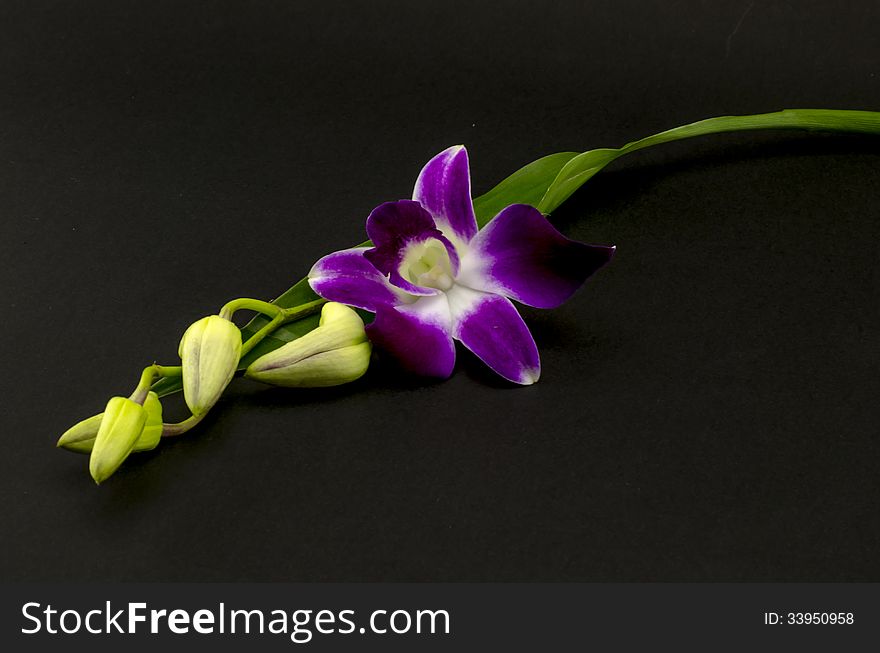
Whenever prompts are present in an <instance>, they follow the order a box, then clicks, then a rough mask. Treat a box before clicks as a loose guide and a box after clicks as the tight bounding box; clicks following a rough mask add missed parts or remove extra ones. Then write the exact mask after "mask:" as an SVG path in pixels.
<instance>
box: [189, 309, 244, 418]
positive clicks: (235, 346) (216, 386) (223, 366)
mask: <svg viewBox="0 0 880 653" xmlns="http://www.w3.org/2000/svg"><path fill="white" fill-rule="evenodd" d="M179 353H180V360H181V361H182V364H183V397H184V399H185V400H186V405H187V406H189V409H190V410H191V411H192V414H193V415H202V414H204V413H206V412H208V410H210V409H211V407H212V406H213V405H214V404H215V403H217V400H218V399H219V398H220V395H221V394H223V391H224V390H225V389H226V386H227V385H229V382H230V381H231V380H232V377H233V375H234V374H235V369H236V368H237V367H238V359H239V357H240V355H241V332H240V331H239V330H238V327H237V326H235V324H233V323H232V322H230V321H229V320H227V319H225V318H222V317H220V316H219V315H210V316H208V317H205V318H202V319H201V320H199V321H198V322H195V323H194V324H192V325H191V326H190V327H189V328H188V329H187V330H186V333H184V334H183V338H181V340H180V349H179Z"/></svg>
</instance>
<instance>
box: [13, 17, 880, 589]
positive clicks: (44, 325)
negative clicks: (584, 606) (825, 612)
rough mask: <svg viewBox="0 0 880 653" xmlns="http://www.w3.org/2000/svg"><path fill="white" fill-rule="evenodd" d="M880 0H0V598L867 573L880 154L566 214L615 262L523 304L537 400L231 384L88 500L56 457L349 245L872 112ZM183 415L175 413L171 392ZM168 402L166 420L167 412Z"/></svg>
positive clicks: (449, 389) (766, 158)
mask: <svg viewBox="0 0 880 653" xmlns="http://www.w3.org/2000/svg"><path fill="white" fill-rule="evenodd" d="M878 21H880V10H878V8H877V5H876V3H873V2H867V1H866V2H861V3H855V2H853V3H830V2H797V3H788V2H751V3H750V2H720V3H719V2H668V1H665V2H639V3H634V2H619V1H618V2H607V3H601V2H584V3H576V2H561V3H550V2H541V3H538V2H532V3H528V2H506V3H473V2H470V3H464V2H462V3H456V2H448V1H447V2H440V3H435V2H418V3H414V2H371V3H358V4H355V3H341V2H327V1H324V2H320V3H302V2H297V3H288V2H241V3H233V2H223V3H209V2H179V1H176V2H140V3H132V2H119V1H114V2H95V1H90V2H80V3H66V2H38V1H36V2H35V1H34V0H28V1H27V2H24V1H22V2H9V1H4V2H2V3H0V220H2V242H0V256H2V259H0V260H2V268H0V278H2V285H0V306H2V311H3V312H2V321H0V324H2V326H0V338H2V342H3V358H4V374H3V377H2V380H0V397H2V411H3V426H2V433H0V437H2V441H0V446H2V458H0V479H2V481H0V492H2V495H0V499H2V506H3V507H2V513H0V518H2V534H0V537H2V555H0V578H2V579H3V580H87V579H95V580H189V581H197V580H227V581H237V580H286V581H317V580H337V581H362V580H373V581H377V580H394V581H407V580H418V581H438V580H446V581H450V580H469V581H484V580H495V581H498V580H525V581H528V580H543V581H553V580H581V581H608V580H615V581H628V580H634V581H635V580H639V581H652V580H664V581H685V580H696V581H704V580H713V581H717V580H774V581H793V580H818V581H824V580H837V581H850V580H880V556H878V545H880V521H878V512H877V501H878V498H880V487H878V474H877V469H878V462H880V460H878V458H880V456H878V453H880V451H878V448H880V445H878V441H877V437H876V436H877V434H876V424H877V422H878V401H877V397H878V394H880V381H878V379H877V374H876V370H877V367H878V363H880V350H878V340H877V329H876V325H877V317H878V315H877V272H876V251H877V245H876V242H877V237H878V226H877V224H878V223H877V201H876V193H877V187H878V182H880V174H878V164H880V155H878V152H880V139H878V138H873V137H868V136H846V135H838V136H833V135H807V134H802V133H780V132H773V133H767V132H765V133H760V134H739V135H726V136H716V137H710V138H706V139H702V140H699V141H691V142H685V143H678V144H673V145H670V146H664V147H663V148H660V149H656V150H650V151H647V152H644V153H640V154H637V155H634V156H632V157H630V158H627V159H624V160H623V161H621V162H620V163H618V164H615V165H614V166H613V167H612V168H611V169H609V170H608V171H606V172H603V173H602V174H600V175H599V176H597V177H596V178H595V179H593V180H592V181H590V182H589V183H588V185H587V186H586V187H585V188H584V189H583V190H582V191H581V192H579V193H578V194H577V195H576V197H575V198H574V199H573V200H572V201H570V202H569V203H567V204H566V205H565V206H564V207H563V209H561V210H560V211H558V213H557V215H555V216H554V221H555V223H556V224H557V225H558V226H559V227H560V228H561V229H562V230H563V231H564V232H565V233H567V234H568V235H571V236H573V237H576V238H579V239H582V240H586V241H592V242H599V243H614V244H616V245H618V255H617V257H616V259H615V261H614V262H613V264H612V265H611V266H609V267H608V268H606V269H605V270H603V271H602V272H601V273H600V274H598V275H597V276H596V277H595V278H594V279H593V280H592V281H590V282H589V283H588V284H587V286H586V287H585V288H584V289H583V290H582V291H581V292H580V293H579V294H578V295H577V296H576V297H575V298H574V299H573V300H572V301H571V302H569V303H568V304H567V305H565V306H564V307H562V308H560V309H558V310H555V311H550V312H541V311H534V310H525V311H524V314H525V315H526V318H527V321H528V323H529V325H530V326H531V328H532V330H533V333H534V335H535V337H536V339H537V341H538V345H539V347H540V350H541V354H542V361H543V369H544V372H543V377H542V379H541V381H540V382H539V383H538V384H537V385H535V386H533V387H529V388H514V387H510V386H508V385H506V384H504V383H501V382H499V381H498V380H496V379H495V378H493V376H492V375H491V374H490V373H488V372H487V371H486V370H484V369H483V368H482V366H481V365H480V364H479V363H478V362H477V361H475V360H474V359H473V358H472V357H471V356H470V355H469V354H468V353H467V352H464V351H462V352H460V362H459V365H458V370H457V372H456V374H455V375H454V376H453V378H452V379H450V380H449V381H446V382H444V383H439V384H434V385H418V384H414V383H413V382H412V380H407V379H401V378H398V377H397V376H396V375H394V374H393V373H392V372H391V371H390V369H389V368H388V367H387V366H383V365H381V363H380V364H378V365H375V366H374V367H373V368H372V369H371V371H370V373H369V374H368V376H367V377H366V378H365V379H363V380H362V381H359V382H357V383H355V384H352V385H350V386H347V387H342V388H338V389H332V390H324V391H292V390H278V389H265V388H263V387H259V386H256V385H251V384H248V383H245V382H241V381H239V382H236V383H235V384H234V385H233V387H232V388H231V390H230V391H229V392H228V394H227V395H226V397H225V398H224V400H222V402H221V403H220V404H219V405H218V407H217V408H216V410H215V411H214V412H213V413H212V415H211V416H210V417H209V418H208V419H207V420H206V421H205V422H204V423H203V424H202V425H201V426H200V427H199V428H198V429H197V430H194V431H193V432H191V433H190V434H189V435H187V436H186V437H185V438H182V439H180V440H179V441H176V442H170V443H167V444H164V445H163V446H162V447H160V448H159V449H158V450H157V451H156V452H155V453H152V454H142V455H137V456H134V457H132V458H131V459H130V460H129V461H128V462H127V463H126V464H125V465H124V467H123V468H122V469H121V470H120V471H119V472H118V473H117V474H116V475H115V476H114V477H113V478H112V479H110V480H109V481H108V482H107V483H105V484H104V485H103V486H102V487H100V488H97V487H95V485H94V484H93V483H92V481H91V479H90V478H89V476H88V472H87V459H86V458H85V457H80V456H76V455H74V454H70V453H67V452H63V451H55V450H54V449H53V445H54V441H55V439H56V438H57V437H58V435H59V434H60V433H61V432H63V431H64V430H65V429H66V428H67V427H68V426H69V425H70V424H72V423H73V422H75V421H77V420H79V419H82V418H84V417H86V416H89V415H92V414H94V413H97V412H99V411H100V410H101V409H102V407H103V404H104V403H105V401H106V399H107V398H108V397H109V396H110V395H112V394H128V393H129V392H130V390H131V388H132V387H133V385H134V384H135V382H136V380H137V374H138V372H139V370H140V369H141V368H142V367H143V366H144V365H145V364H148V363H150V362H152V361H153V360H154V359H157V360H159V361H160V362H166V363H171V364H173V363H174V361H175V360H176V347H177V341H178V339H179V336H180V334H181V333H182V332H183V330H184V329H185V328H186V326H187V325H188V324H189V323H190V322H192V321H194V320H195V319H197V318H199V317H201V316H203V315H205V314H208V313H210V312H213V311H216V310H217V308H218V307H219V306H220V305H221V304H223V303H224V302H225V301H227V300H228V299H231V298H233V297H238V296H254V297H261V298H266V299H268V298H271V297H274V296H276V295H278V294H280V293H281V292H282V291H283V290H285V289H286V288H287V286H288V285H290V283H292V282H293V281H295V280H298V279H299V278H300V277H302V276H303V275H304V274H305V272H306V271H307V270H308V268H309V266H310V265H311V263H312V262H313V261H314V260H315V259H317V258H318V257H319V256H321V255H323V254H326V253H328V252H330V251H333V250H335V249H339V248H342V247H346V246H349V245H351V244H353V243H356V242H359V241H360V240H362V238H363V221H364V219H365V217H366V215H367V214H368V212H369V211H370V209H372V207H373V206H375V205H377V204H378V203H380V202H382V201H386V200H391V199H398V198H402V197H407V196H408V195H409V194H410V192H411V188H412V184H413V182H414V180H415V176H416V174H417V173H418V171H419V169H420V167H421V165H422V164H423V163H424V162H425V161H427V160H428V159H429V158H430V157H431V156H432V155H434V154H435V153H437V152H439V151H440V150H442V149H444V148H446V147H448V146H449V145H452V144H455V143H465V144H466V145H467V146H468V149H469V152H470V157H471V164H472V176H473V186H474V190H475V193H477V194H479V193H481V192H484V191H486V190H488V189H489V188H490V187H491V186H492V185H494V184H495V183H496V182H497V181H499V180H500V179H501V178H503V177H505V176H506V175H508V174H509V173H511V172H512V171H513V170H515V169H517V168H518V167H520V166H521V165H524V164H525V163H527V162H529V161H531V160H533V159H535V158H537V157H539V156H542V155H544V154H548V153H551V152H556V151H561V150H572V149H589V148H593V147H600V146H617V145H620V144H622V143H624V142H626V141H628V140H632V139H635V138H638V137H641V136H645V135H647V134H650V133H653V132H656V131H659V130H662V129H666V128H669V127H673V126H676V125H678V124H682V123H686V122H690V121H692V120H697V119H701V118H705V117H709V116H713V115H723V114H736V113H757V112H763V111H771V110H776V109H781V108H784V107H830V108H862V109H878V108H880V88H878V83H880V79H878V76H877V71H878V61H880V46H878V41H877V34H878V26H880V22H878ZM172 404H173V405H171V406H170V407H169V411H170V412H171V413H174V412H175V411H177V412H178V413H179V406H178V405H177V404H176V403H175V402H172ZM180 416H181V417H182V415H180Z"/></svg>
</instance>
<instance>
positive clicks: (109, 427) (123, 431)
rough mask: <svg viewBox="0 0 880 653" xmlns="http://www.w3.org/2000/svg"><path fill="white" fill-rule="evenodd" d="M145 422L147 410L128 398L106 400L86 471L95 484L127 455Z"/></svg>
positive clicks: (111, 471)
mask: <svg viewBox="0 0 880 653" xmlns="http://www.w3.org/2000/svg"><path fill="white" fill-rule="evenodd" d="M146 421H147V411H146V409H145V408H144V407H143V406H141V405H140V404H139V403H137V402H134V401H132V400H131V399H126V398H125V397H113V398H112V399H110V401H108V402H107V407H106V408H105V409H104V417H103V419H102V420H101V426H100V427H99V428H98V434H97V435H96V436H95V445H94V448H93V449H92V455H91V457H90V458H89V472H91V474H92V478H93V479H95V483H101V482H102V481H104V480H105V479H107V478H109V477H110V475H111V474H113V472H115V471H116V470H117V469H118V468H119V466H120V465H121V464H122V462H123V461H124V460H125V459H126V458H128V454H130V453H131V450H132V448H133V447H134V444H135V442H137V440H138V438H139V437H140V436H141V433H142V432H143V430H144V424H146Z"/></svg>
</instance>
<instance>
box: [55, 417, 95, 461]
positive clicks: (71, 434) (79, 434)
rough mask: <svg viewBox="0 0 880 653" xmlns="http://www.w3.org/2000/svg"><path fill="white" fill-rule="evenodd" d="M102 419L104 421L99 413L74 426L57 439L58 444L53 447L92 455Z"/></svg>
mask: <svg viewBox="0 0 880 653" xmlns="http://www.w3.org/2000/svg"><path fill="white" fill-rule="evenodd" d="M102 419H104V413H99V414H97V415H93V416H92V417H89V418H88V419H84V420H83V421H81V422H79V423H77V424H74V425H73V426H71V427H70V428H69V429H67V430H66V431H65V432H64V435H62V436H61V437H60V438H58V443H57V444H56V445H55V446H56V447H61V448H62V449H67V450H68V451H75V452H76V453H92V447H94V446H95V438H96V437H97V435H98V429H99V428H100V427H101V420H102Z"/></svg>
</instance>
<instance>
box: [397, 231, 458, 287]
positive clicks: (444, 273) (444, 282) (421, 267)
mask: <svg viewBox="0 0 880 653" xmlns="http://www.w3.org/2000/svg"><path fill="white" fill-rule="evenodd" d="M400 274H401V276H403V277H404V278H405V279H406V280H407V281H409V282H410V283H413V284H415V285H417V286H422V287H424V288H437V289H438V290H449V289H450V288H452V286H453V284H454V283H455V278H454V277H453V274H452V263H451V262H450V260H449V252H447V251H446V246H445V245H444V244H443V243H442V242H441V241H439V240H437V239H436V238H429V239H428V240H425V241H422V242H420V243H414V244H412V245H410V246H409V247H408V248H407V250H406V252H405V253H404V255H403V261H402V262H401V264H400Z"/></svg>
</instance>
